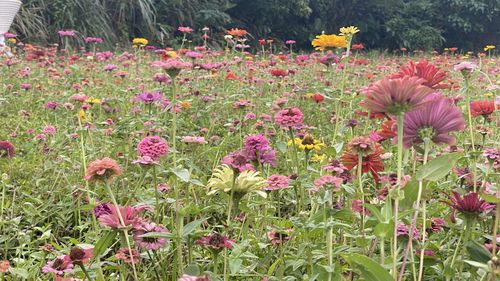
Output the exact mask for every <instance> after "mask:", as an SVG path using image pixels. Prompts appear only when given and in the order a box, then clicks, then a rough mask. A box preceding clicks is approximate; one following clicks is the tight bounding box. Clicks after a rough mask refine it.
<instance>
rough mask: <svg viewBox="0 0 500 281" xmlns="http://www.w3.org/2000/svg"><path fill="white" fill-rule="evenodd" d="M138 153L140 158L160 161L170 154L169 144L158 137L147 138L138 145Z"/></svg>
mask: <svg viewBox="0 0 500 281" xmlns="http://www.w3.org/2000/svg"><path fill="white" fill-rule="evenodd" d="M137 151H138V152H139V155H140V156H149V157H151V158H152V159H154V160H158V159H160V157H162V156H164V155H166V154H167V153H168V144H167V142H166V141H165V140H164V139H162V138H160V137H158V136H150V137H145V138H143V139H142V140H141V141H140V142H139V144H138V145H137Z"/></svg>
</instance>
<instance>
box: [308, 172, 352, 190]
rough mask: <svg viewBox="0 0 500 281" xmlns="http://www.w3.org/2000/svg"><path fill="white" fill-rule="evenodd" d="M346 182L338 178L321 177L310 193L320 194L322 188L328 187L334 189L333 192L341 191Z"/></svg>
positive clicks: (315, 182)
mask: <svg viewBox="0 0 500 281" xmlns="http://www.w3.org/2000/svg"><path fill="white" fill-rule="evenodd" d="M343 182H344V180H343V179H342V178H339V177H336V176H330V175H326V176H321V177H319V178H317V179H316V180H314V187H313V188H311V189H310V190H309V191H311V192H318V191H319V190H320V189H321V188H323V187H328V186H331V187H333V191H335V192H337V191H340V186H341V185H342V183H343Z"/></svg>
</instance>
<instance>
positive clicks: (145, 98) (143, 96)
mask: <svg viewBox="0 0 500 281" xmlns="http://www.w3.org/2000/svg"><path fill="white" fill-rule="evenodd" d="M162 98H163V97H162V95H161V93H160V91H156V92H143V93H140V94H137V95H136V96H135V100H136V101H140V102H143V103H145V104H151V103H153V102H155V101H161V99H162Z"/></svg>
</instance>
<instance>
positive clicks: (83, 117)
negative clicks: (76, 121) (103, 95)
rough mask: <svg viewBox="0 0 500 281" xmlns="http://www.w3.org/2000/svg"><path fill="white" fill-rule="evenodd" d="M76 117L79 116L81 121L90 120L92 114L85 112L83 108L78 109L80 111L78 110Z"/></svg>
mask: <svg viewBox="0 0 500 281" xmlns="http://www.w3.org/2000/svg"><path fill="white" fill-rule="evenodd" d="M78 117H79V118H80V122H82V123H83V122H90V121H92V115H91V114H90V112H88V113H85V110H83V109H80V111H79V112H78Z"/></svg>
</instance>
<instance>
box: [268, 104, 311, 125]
mask: <svg viewBox="0 0 500 281" xmlns="http://www.w3.org/2000/svg"><path fill="white" fill-rule="evenodd" d="M274 121H275V122H276V124H278V125H279V126H281V127H282V128H289V127H292V128H296V127H300V126H302V124H303V122H304V114H302V111H300V109H298V108H297V107H293V108H285V109H283V110H280V111H278V113H276V115H275V116H274Z"/></svg>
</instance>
